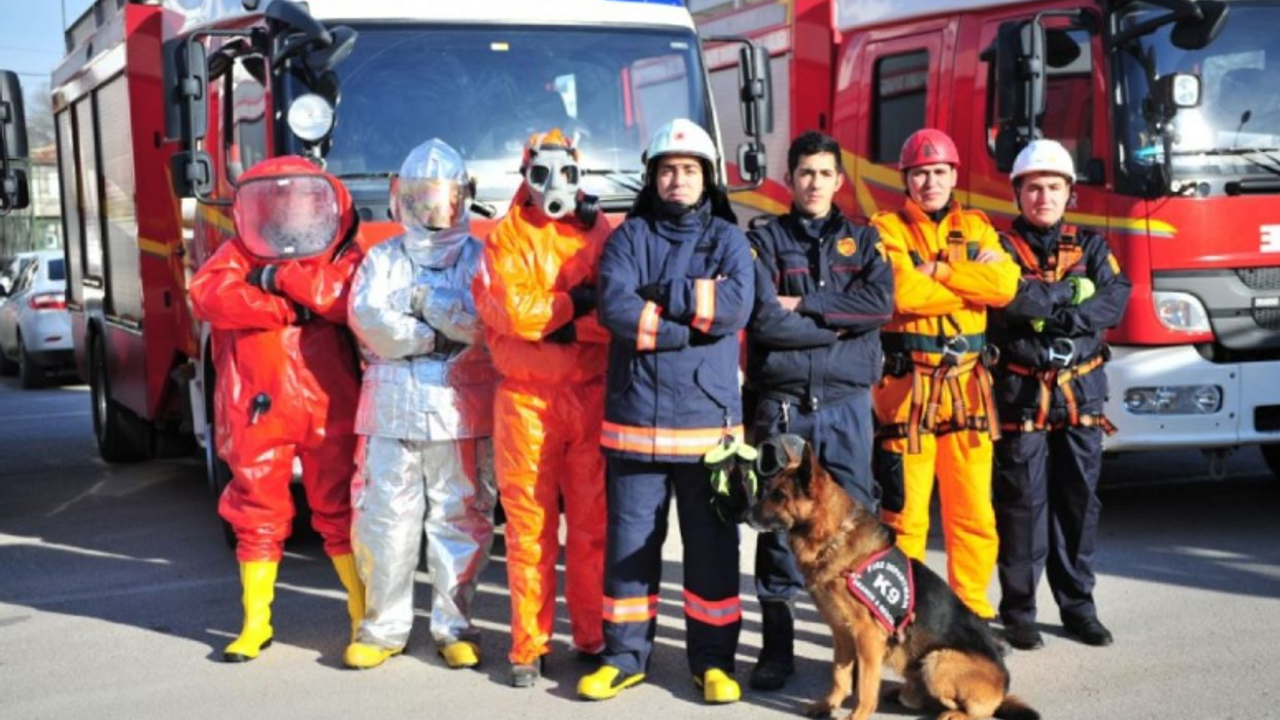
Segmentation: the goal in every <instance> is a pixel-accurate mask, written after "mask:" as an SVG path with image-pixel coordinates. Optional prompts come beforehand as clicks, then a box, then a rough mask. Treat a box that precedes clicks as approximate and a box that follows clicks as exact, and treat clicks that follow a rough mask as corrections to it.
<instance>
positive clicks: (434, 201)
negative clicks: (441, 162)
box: [391, 178, 468, 230]
mask: <svg viewBox="0 0 1280 720" xmlns="http://www.w3.org/2000/svg"><path fill="white" fill-rule="evenodd" d="M391 192H392V195H393V196H394V197H395V199H396V216H397V218H398V219H399V220H400V222H401V223H402V224H404V225H410V224H413V225H417V226H419V227H422V228H425V229H427V230H445V229H448V228H452V227H455V226H457V225H460V224H461V223H462V222H463V220H464V219H465V217H466V207H467V195H468V192H467V185H466V184H465V183H462V182H459V181H457V180H449V179H443V178H396V179H394V180H393V181H392V189H391Z"/></svg>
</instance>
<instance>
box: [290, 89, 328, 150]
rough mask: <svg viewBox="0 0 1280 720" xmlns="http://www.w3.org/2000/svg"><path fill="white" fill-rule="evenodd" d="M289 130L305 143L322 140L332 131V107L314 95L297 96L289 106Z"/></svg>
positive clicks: (326, 101)
mask: <svg viewBox="0 0 1280 720" xmlns="http://www.w3.org/2000/svg"><path fill="white" fill-rule="evenodd" d="M289 129H290V130H292V131H293V134H294V135H297V136H298V137H300V138H302V139H303V140H305V141H307V142H318V141H320V140H323V139H324V137H325V136H326V135H328V134H329V131H330V130H333V106H332V105H330V104H329V101H328V100H325V99H324V98H322V97H320V96H319V95H316V94H315V93H307V94H306V95H300V96H298V97H297V98H296V99H295V100H294V101H293V102H292V103H291V104H290V105H289Z"/></svg>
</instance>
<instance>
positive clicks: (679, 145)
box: [643, 118, 719, 167]
mask: <svg viewBox="0 0 1280 720" xmlns="http://www.w3.org/2000/svg"><path fill="white" fill-rule="evenodd" d="M663 155H690V156H692V157H696V158H700V159H702V160H705V161H707V163H709V164H710V165H711V166H712V167H715V164H716V160H717V158H718V157H719V153H718V152H717V151H716V144H715V142H714V141H713V140H712V139H711V136H710V135H708V134H707V131H706V130H703V129H702V126H701V125H698V124H697V123H695V122H693V121H692V120H686V119H684V118H676V119H675V120H672V121H671V122H669V123H667V124H666V125H663V126H662V127H660V128H658V131H657V132H655V133H654V134H653V139H652V140H651V141H649V149H648V150H646V151H645V153H644V158H643V160H644V164H645V165H648V164H649V163H651V162H653V161H654V160H657V159H658V158H660V157H662V156H663Z"/></svg>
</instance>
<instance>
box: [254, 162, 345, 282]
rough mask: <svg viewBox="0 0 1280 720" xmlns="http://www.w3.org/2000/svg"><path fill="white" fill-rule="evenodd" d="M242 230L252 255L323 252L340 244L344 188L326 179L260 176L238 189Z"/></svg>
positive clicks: (274, 258)
mask: <svg viewBox="0 0 1280 720" xmlns="http://www.w3.org/2000/svg"><path fill="white" fill-rule="evenodd" d="M234 212H235V219H236V232H237V233H238V235H239V237H240V242H241V243H242V244H243V245H244V248H245V250H247V251H248V252H249V254H251V255H253V256H254V257H256V258H258V259H259V260H265V261H268V262H278V261H285V260H301V259H306V258H311V257H316V256H317V255H321V254H323V253H325V252H326V251H328V250H329V249H331V248H332V247H333V246H334V245H335V244H337V242H338V239H339V238H338V232H339V229H340V226H341V224H342V215H341V211H340V209H339V208H338V191H337V188H335V187H334V186H333V183H332V182H331V181H330V180H329V179H328V178H326V177H322V176H318V175H295V176H276V177H264V178H255V179H253V180H249V181H248V182H245V183H243V184H241V185H240V186H239V187H238V188H236V199H235V209H234Z"/></svg>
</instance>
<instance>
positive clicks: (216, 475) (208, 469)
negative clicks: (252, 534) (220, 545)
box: [204, 423, 236, 550]
mask: <svg viewBox="0 0 1280 720" xmlns="http://www.w3.org/2000/svg"><path fill="white" fill-rule="evenodd" d="M215 432H216V431H215V430H214V429H213V425H212V423H210V425H209V437H208V438H207V440H206V444H205V448H204V474H205V478H206V479H207V480H208V483H209V492H210V493H213V509H214V512H215V513H216V512H217V510H218V501H219V500H221V499H222V491H223V490H226V489H227V486H228V485H230V484H231V466H230V465H228V464H227V463H226V461H225V460H223V459H222V458H220V457H218V450H217V447H218V444H217V439H216V436H215V434H214V433H215ZM218 523H219V524H220V525H222V539H223V540H225V541H226V543H227V546H228V547H230V548H232V549H233V550H234V549H235V547H236V532H235V530H234V529H232V527H231V523H229V522H227V521H226V520H223V519H222V516H221V515H219V516H218Z"/></svg>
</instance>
